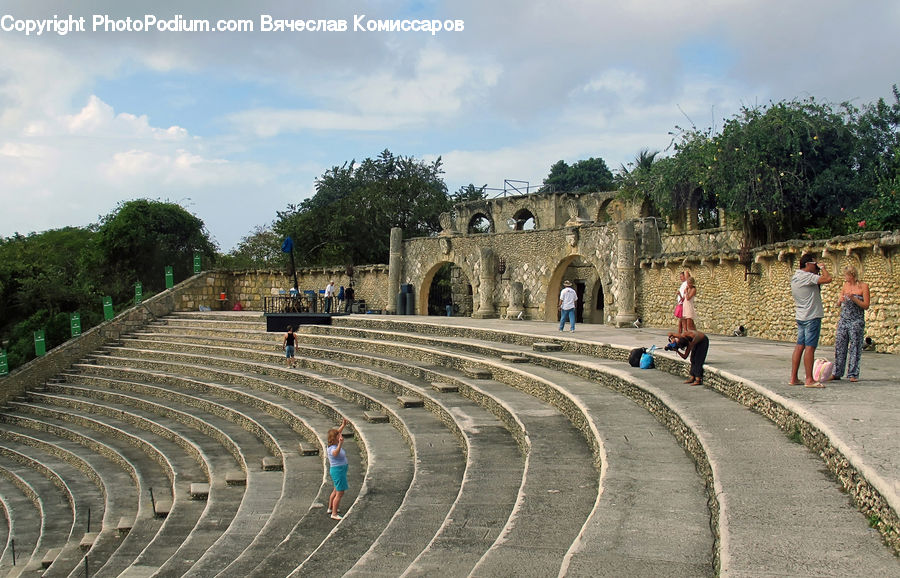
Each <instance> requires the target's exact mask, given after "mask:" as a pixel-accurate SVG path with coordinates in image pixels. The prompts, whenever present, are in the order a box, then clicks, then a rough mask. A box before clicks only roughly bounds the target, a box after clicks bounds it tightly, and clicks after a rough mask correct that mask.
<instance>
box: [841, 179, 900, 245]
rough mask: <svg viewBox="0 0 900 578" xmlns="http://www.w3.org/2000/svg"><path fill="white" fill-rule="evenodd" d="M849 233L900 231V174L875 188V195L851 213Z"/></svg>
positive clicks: (848, 225)
mask: <svg viewBox="0 0 900 578" xmlns="http://www.w3.org/2000/svg"><path fill="white" fill-rule="evenodd" d="M846 228H847V229H848V232H860V231H863V230H868V231H896V230H897V229H900V173H897V174H896V175H895V176H894V178H893V179H892V180H890V181H888V180H883V181H882V182H880V183H878V185H877V186H876V187H875V195H874V196H871V197H868V198H866V199H865V200H864V201H863V202H862V204H860V206H859V207H857V208H856V209H854V210H853V211H851V212H850V216H849V218H848V219H847V221H846Z"/></svg>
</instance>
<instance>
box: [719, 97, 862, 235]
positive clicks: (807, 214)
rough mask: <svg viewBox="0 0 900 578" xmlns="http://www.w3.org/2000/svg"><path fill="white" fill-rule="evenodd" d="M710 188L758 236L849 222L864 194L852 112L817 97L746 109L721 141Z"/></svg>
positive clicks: (728, 125) (796, 232)
mask: <svg viewBox="0 0 900 578" xmlns="http://www.w3.org/2000/svg"><path fill="white" fill-rule="evenodd" d="M715 142H716V151H715V155H714V156H713V159H712V161H710V165H709V173H710V174H709V179H708V180H709V185H710V186H711V187H712V189H713V190H714V191H715V193H716V194H717V195H718V200H719V204H720V205H721V206H723V207H724V208H725V209H726V211H728V212H729V213H732V214H735V215H740V216H741V217H742V219H743V223H744V226H745V228H746V229H747V232H748V234H749V235H750V237H751V239H753V238H756V239H760V240H764V241H765V242H773V241H775V240H776V239H782V238H787V237H791V236H799V235H801V234H803V233H804V232H805V231H806V230H807V229H808V228H810V227H822V226H823V225H824V224H826V223H827V222H836V221H838V220H840V219H842V216H841V207H855V206H856V205H857V204H859V202H860V201H861V200H862V198H863V193H864V191H863V190H862V189H861V187H860V186H859V185H860V181H859V179H858V178H857V173H856V171H855V170H854V168H855V167H854V152H855V150H856V140H855V135H854V133H853V131H852V130H851V127H850V126H849V125H848V124H847V122H846V120H845V116H844V115H843V114H842V113H841V112H840V111H836V110H835V109H834V107H833V106H832V105H830V104H822V103H819V102H817V101H815V99H812V98H808V99H805V100H794V101H789V102H778V103H773V104H770V105H769V106H766V107H757V108H744V109H742V111H741V113H740V114H739V115H737V116H735V117H734V118H732V119H730V120H728V121H727V122H726V123H725V125H724V127H723V129H722V133H721V134H720V135H719V137H718V138H717V139H716V141H715Z"/></svg>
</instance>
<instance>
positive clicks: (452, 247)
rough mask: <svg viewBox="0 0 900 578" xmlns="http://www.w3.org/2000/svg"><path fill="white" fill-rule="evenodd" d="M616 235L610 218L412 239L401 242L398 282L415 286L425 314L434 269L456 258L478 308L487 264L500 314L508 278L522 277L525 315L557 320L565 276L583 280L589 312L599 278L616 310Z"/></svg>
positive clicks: (609, 307) (504, 305)
mask: <svg viewBox="0 0 900 578" xmlns="http://www.w3.org/2000/svg"><path fill="white" fill-rule="evenodd" d="M616 240H617V231H616V227H615V226H614V225H607V224H593V225H585V226H581V227H563V228H558V229H549V230H535V231H504V232H501V233H493V234H479V235H454V236H450V235H444V236H441V237H424V238H416V239H409V240H407V241H405V242H404V244H403V259H404V263H403V273H402V275H401V281H400V282H401V283H408V284H412V285H413V286H414V288H415V291H416V293H415V295H416V311H417V312H418V314H421V315H425V314H426V308H427V299H428V292H429V290H430V287H431V282H432V280H433V279H434V275H435V273H437V271H438V270H439V269H440V267H441V265H443V264H444V263H452V264H454V265H455V266H456V267H458V268H459V271H460V273H459V275H460V277H461V279H460V280H458V282H459V283H468V284H470V285H471V286H472V293H473V295H472V301H473V302H474V304H475V308H476V309H477V308H478V304H479V303H480V292H481V285H482V283H483V282H484V279H483V277H482V271H483V269H484V268H485V267H489V268H490V272H488V273H487V276H488V277H490V279H488V280H489V281H492V284H493V288H494V289H493V294H492V298H491V303H492V306H493V310H494V312H495V314H496V315H498V316H502V315H504V314H505V313H506V308H507V306H508V304H509V298H510V296H509V293H510V291H509V289H510V284H511V283H514V282H521V283H522V285H523V300H524V303H523V305H524V309H525V315H526V317H527V318H530V319H547V320H555V319H556V303H557V298H558V295H559V290H560V287H561V285H562V281H563V280H564V279H572V280H583V281H584V282H585V285H586V296H588V297H590V298H591V305H590V307H591V309H586V310H585V312H586V315H587V314H588V311H593V309H596V307H595V306H594V304H593V299H594V297H595V296H596V295H597V294H598V293H599V292H598V290H597V283H600V284H601V285H602V287H603V295H604V298H605V301H606V302H605V303H604V305H605V306H606V311H607V313H610V312H611V313H612V315H613V316H614V315H615V300H614V298H613V295H615V291H616V290H617V289H618V286H617V283H618V281H617V276H616V270H615V269H616V259H615V256H616ZM485 248H487V249H490V255H491V256H492V257H491V259H490V262H489V263H483V262H482V252H481V251H482V249H485ZM501 260H502V263H503V267H501V266H500V263H501ZM501 268H503V269H504V270H503V272H502V273H501V272H500V269H501ZM579 276H583V277H584V278H583V279H580V278H579ZM489 285H490V283H489ZM586 301H587V299H586Z"/></svg>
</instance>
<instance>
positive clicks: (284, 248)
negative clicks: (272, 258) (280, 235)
mask: <svg viewBox="0 0 900 578" xmlns="http://www.w3.org/2000/svg"><path fill="white" fill-rule="evenodd" d="M293 250H294V240H293V239H291V238H290V237H286V238H285V239H284V243H282V244H281V252H282V253H290V252H291V251H293Z"/></svg>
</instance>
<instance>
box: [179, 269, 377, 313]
mask: <svg viewBox="0 0 900 578" xmlns="http://www.w3.org/2000/svg"><path fill="white" fill-rule="evenodd" d="M329 281H334V286H335V288H337V287H340V286H341V285H343V286H344V287H347V286H349V285H350V277H348V276H347V272H346V269H345V268H344V267H330V268H329V267H324V268H323V267H315V268H304V269H300V270H298V271H297V284H298V285H299V289H300V290H301V291H304V290H306V289H310V290H314V291H316V292H318V291H319V290H322V289H325V286H326V285H327V284H328V282H329ZM293 285H294V280H293V278H292V277H291V276H290V275H288V274H286V273H285V272H284V271H273V270H259V271H234V272H232V271H212V272H210V273H207V274H206V284H205V285H203V286H198V287H195V288H193V290H185V291H183V292H181V294H180V296H179V303H178V309H179V310H180V311H195V310H197V309H199V307H200V306H201V305H203V306H207V307H210V308H212V309H218V308H222V307H224V308H227V309H232V308H233V307H234V305H235V303H237V302H240V304H241V307H242V308H244V309H247V310H250V311H262V310H263V299H264V298H265V297H270V296H276V295H280V294H281V293H282V292H285V293H286V292H287V291H289V290H290V288H291V287H292V286H293ZM353 289H354V291H355V292H356V299H357V300H365V302H366V307H367V308H368V309H384V308H385V307H386V306H387V266H385V265H367V266H364V267H355V268H354V272H353ZM223 292H224V293H225V297H226V301H225V302H224V303H222V302H220V301H219V300H218V297H219V295H220V294H221V293H223Z"/></svg>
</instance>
